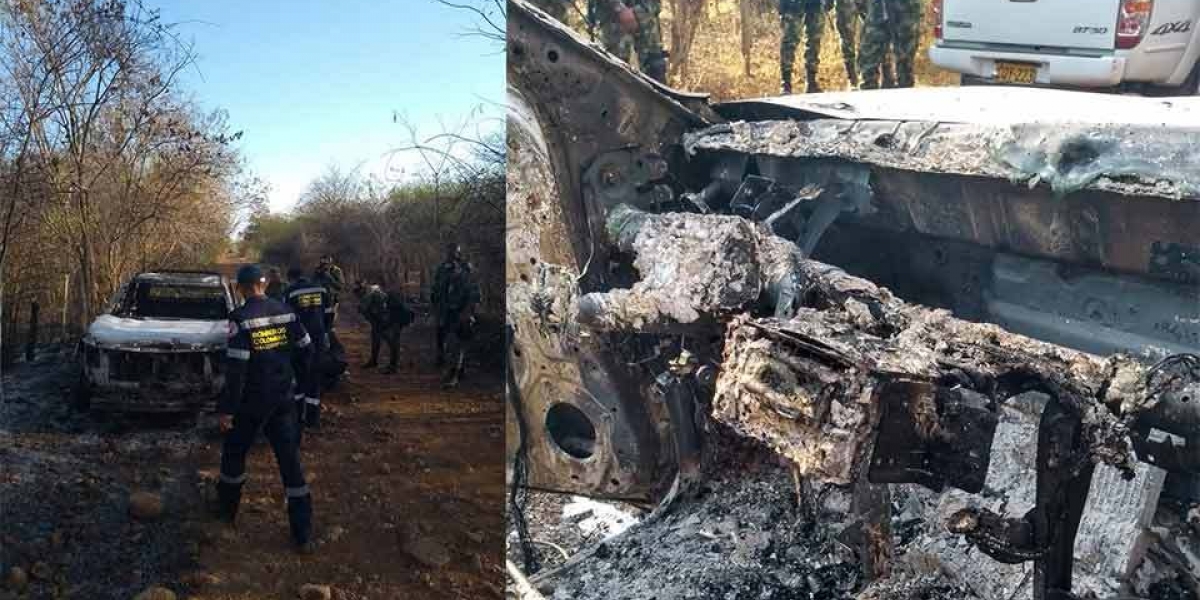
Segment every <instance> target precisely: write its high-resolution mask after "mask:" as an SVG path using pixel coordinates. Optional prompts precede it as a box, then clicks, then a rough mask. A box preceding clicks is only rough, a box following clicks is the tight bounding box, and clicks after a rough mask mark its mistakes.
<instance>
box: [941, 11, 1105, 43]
mask: <svg viewBox="0 0 1200 600" xmlns="http://www.w3.org/2000/svg"><path fill="white" fill-rule="evenodd" d="M1119 5H1120V0H1087V1H1086V2H1080V1H1079V0H945V4H944V8H943V11H944V17H943V19H944V21H943V31H944V32H945V33H944V37H943V39H944V40H945V41H946V42H950V43H953V42H974V43H985V44H1005V45H1016V46H1038V47H1053V48H1072V49H1088V50H1111V49H1112V48H1113V47H1114V45H1115V28H1116V24H1117V12H1118V9H1119Z"/></svg>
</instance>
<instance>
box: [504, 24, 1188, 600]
mask: <svg viewBox="0 0 1200 600" xmlns="http://www.w3.org/2000/svg"><path fill="white" fill-rule="evenodd" d="M509 8H510V11H509V62H508V69H509V78H508V79H509V84H510V89H509V99H510V103H509V104H510V116H509V140H508V142H509V151H510V152H509V157H510V163H509V172H510V176H509V180H508V185H509V189H508V211H509V212H508V272H507V277H508V324H509V328H510V333H511V336H510V337H511V344H510V349H509V355H508V360H509V362H510V374H511V381H510V385H509V390H508V391H509V403H508V419H509V420H508V426H509V436H508V439H509V441H510V444H509V449H508V450H509V458H510V460H511V463H510V464H511V465H512V468H511V469H510V473H509V475H510V478H511V482H512V484H513V485H514V488H516V489H519V488H522V487H528V488H534V489H544V490H552V491H563V492H571V493H581V494H585V495H589V496H595V497H602V498H620V499H624V500H630V501H637V502H646V503H650V504H655V503H657V504H658V507H659V508H658V510H656V512H655V513H654V516H652V517H651V518H650V519H648V520H647V521H646V522H645V523H643V525H642V526H641V527H645V528H647V529H646V530H645V531H644V532H643V533H642V534H639V533H637V531H636V528H635V531H631V532H629V533H627V534H625V536H623V537H622V540H613V541H611V543H606V544H607V545H608V548H609V551H612V550H614V549H617V548H619V549H620V550H618V552H622V553H625V554H622V555H621V556H617V557H614V556H612V555H611V554H609V555H608V558H604V557H598V556H597V553H596V552H589V553H585V555H583V556H580V557H578V559H577V560H575V561H573V562H572V563H568V565H567V566H566V567H564V568H562V569H559V570H556V571H555V572H554V573H550V574H545V575H543V576H541V577H535V578H534V581H535V583H539V584H543V585H544V589H546V590H549V589H558V590H570V592H569V593H568V592H565V591H563V592H562V593H563V594H566V595H565V596H562V597H573V598H588V597H597V598H598V597H606V596H605V595H604V594H603V593H601V592H598V591H595V590H599V589H601V588H599V587H597V586H592V587H590V588H589V586H587V585H580V582H581V581H582V582H587V581H593V582H595V581H598V580H600V579H601V578H604V577H619V576H620V575H619V573H615V572H612V571H604V570H603V569H600V568H599V567H596V568H592V566H591V565H594V564H597V563H596V561H600V563H604V562H606V561H607V562H608V563H612V562H614V561H618V560H619V561H622V564H623V565H625V568H624V570H623V571H621V572H624V573H628V572H629V569H630V568H631V567H630V558H629V554H628V553H635V554H639V553H640V554H643V555H644V556H645V557H646V560H645V564H644V568H645V569H647V570H648V571H647V573H648V574H647V575H644V576H639V579H641V580H645V581H654V580H656V579H657V580H662V581H673V580H672V579H671V575H670V574H671V572H672V571H671V569H670V567H671V565H670V564H663V563H662V561H656V560H654V558H669V557H674V558H672V559H670V560H683V557H682V556H680V555H679V554H678V553H674V554H671V553H667V554H661V553H656V552H655V551H644V550H638V549H637V548H638V545H637V544H635V543H634V542H630V541H628V540H638V539H640V540H642V542H641V543H642V544H644V543H645V541H646V540H652V539H655V538H656V535H657V536H659V537H661V538H662V539H668V538H669V537H670V536H671V535H672V533H671V532H672V531H675V529H677V528H678V527H679V526H680V525H681V523H687V522H688V517H687V516H686V513H687V511H691V510H698V511H705V510H707V509H706V508H705V507H706V506H711V505H712V502H716V501H709V500H706V499H707V498H711V496H710V494H719V493H720V491H719V490H717V489H713V486H712V482H713V481H725V482H729V481H731V480H732V481H738V472H737V471H738V469H739V468H741V469H745V470H746V471H747V473H749V472H753V471H754V470H755V469H756V467H755V466H754V465H748V464H743V465H742V466H741V467H739V466H737V465H736V464H735V463H736V461H732V462H731V461H729V460H726V459H727V458H728V454H727V452H728V449H729V448H730V447H731V443H730V442H729V440H730V439H737V440H741V441H745V442H747V443H751V444H753V445H756V447H758V448H759V449H760V450H762V451H763V452H765V454H750V455H748V456H751V457H755V458H748V459H747V460H751V461H762V460H764V459H763V458H762V457H763V456H774V457H778V458H779V459H782V460H784V461H785V463H786V464H787V465H788V469H789V470H790V472H791V473H792V474H793V476H794V478H795V482H796V483H795V490H794V491H793V492H791V493H780V494H763V495H762V498H763V500H762V503H763V506H762V507H761V508H762V510H764V511H768V512H779V511H783V512H781V513H779V514H782V515H785V516H786V517H787V518H794V519H797V520H798V521H800V522H804V523H809V524H810V525H811V527H812V528H813V532H812V535H813V536H815V537H812V538H811V539H809V538H805V537H804V536H799V537H797V536H791V537H788V536H782V537H778V538H774V537H771V536H770V534H769V533H767V534H766V537H765V538H763V540H762V541H763V543H764V544H766V545H767V546H766V547H769V548H768V549H769V551H766V550H764V551H763V553H760V554H755V555H754V556H755V558H754V559H753V560H748V561H746V565H745V568H747V569H757V570H758V571H757V572H758V573H759V574H762V573H765V572H767V571H773V572H777V573H778V574H780V577H776V578H775V580H776V581H775V583H777V584H779V585H777V586H775V587H773V588H771V589H770V590H767V591H770V592H771V594H774V595H769V594H768V595H753V597H780V598H784V597H810V596H806V595H804V594H805V593H807V592H804V591H803V590H802V589H801V588H802V587H804V586H799V584H797V586H799V587H797V586H790V587H789V585H787V584H786V582H785V581H784V580H787V581H792V580H793V579H794V578H787V577H783V575H784V574H786V573H779V572H780V569H783V570H784V571H786V570H787V569H788V568H791V567H787V566H786V565H780V564H777V563H772V562H771V560H768V559H769V557H771V556H776V555H777V554H778V553H779V552H785V551H786V548H779V547H775V546H774V545H773V544H788V543H802V541H801V540H802V539H809V542H808V543H811V544H812V545H813V546H812V547H811V548H807V549H805V552H810V551H813V552H815V550H813V548H817V547H826V546H825V544H828V547H837V548H843V550H842V551H839V552H840V554H841V555H844V554H846V552H848V553H849V554H848V556H844V557H843V558H844V562H846V563H847V564H853V565H855V570H856V572H858V573H860V574H861V578H860V579H857V580H856V581H857V583H855V584H854V585H851V586H850V587H849V588H847V589H844V590H840V591H839V592H838V593H837V594H833V595H828V596H827V597H839V598H840V597H847V598H849V597H864V598H866V597H878V598H901V597H921V595H920V592H917V591H914V592H913V594H915V595H910V596H905V595H903V594H902V593H901V592H900V591H897V590H901V589H907V588H904V586H905V585H906V584H905V583H904V582H905V581H909V582H910V583H911V582H913V581H915V580H912V579H911V577H914V576H915V575H914V573H924V574H926V575H928V574H929V573H930V569H932V571H933V572H936V573H940V574H941V575H943V576H944V580H939V581H938V582H933V583H931V584H930V585H933V586H934V587H937V588H938V589H958V588H964V589H968V590H969V591H970V593H971V594H973V595H974V596H976V597H980V598H987V599H988V600H993V599H999V598H1004V599H1006V600H1007V599H1009V598H1021V597H1025V598H1028V597H1032V598H1036V599H1039V600H1041V599H1048V598H1067V597H1071V596H1068V595H1066V594H1067V593H1068V591H1069V592H1070V593H1074V594H1076V595H1077V596H1080V597H1093V598H1104V597H1114V596H1120V595H1125V596H1130V595H1132V596H1134V597H1137V595H1138V594H1141V595H1143V596H1145V595H1146V594H1151V591H1150V589H1151V588H1154V589H1155V590H1158V591H1159V592H1162V590H1165V589H1168V588H1169V589H1171V590H1176V591H1178V592H1179V593H1180V594H1184V595H1181V596H1178V597H1181V598H1186V597H1198V596H1197V593H1198V592H1197V589H1196V586H1197V583H1196V579H1195V576H1194V572H1195V571H1196V569H1197V567H1198V566H1200V562H1198V561H1197V556H1198V554H1197V548H1198V547H1200V545H1198V544H1197V540H1198V539H1200V537H1198V536H1197V531H1196V529H1195V528H1196V525H1194V524H1189V523H1188V519H1189V518H1190V519H1196V518H1198V517H1200V514H1197V512H1196V511H1195V509H1194V508H1193V507H1194V506H1195V503H1196V501H1197V498H1200V485H1198V484H1197V482H1198V480H1197V474H1198V472H1200V460H1197V450H1198V449H1200V439H1198V437H1197V432H1200V428H1198V427H1197V425H1200V403H1198V402H1196V401H1195V398H1197V397H1200V395H1198V394H1200V388H1198V387H1197V386H1198V384H1200V382H1198V380H1197V378H1198V377H1200V357H1198V356H1197V355H1198V354H1200V262H1198V261H1200V254H1198V250H1197V248H1196V241H1195V233H1194V232H1195V231H1196V230H1197V229H1198V226H1200V188H1198V187H1197V184H1200V171H1198V167H1196V164H1195V161H1194V160H1193V159H1192V156H1193V155H1194V150H1193V149H1194V148H1197V147H1200V130H1197V129H1194V128H1191V127H1190V125H1188V124H1187V123H1188V120H1187V116H1188V115H1190V114H1191V112H1192V110H1193V108H1194V103H1192V102H1191V101H1190V100H1183V101H1180V102H1179V103H1177V104H1174V105H1172V104H1170V103H1167V104H1160V105H1154V106H1153V107H1149V105H1147V104H1145V103H1144V102H1143V101H1142V100H1143V99H1128V101H1127V102H1126V103H1125V104H1123V105H1121V103H1122V102H1123V101H1125V99H1121V98H1108V99H1105V100H1104V101H1103V102H1104V103H1106V106H1108V107H1114V106H1116V107H1117V108H1116V109H1114V110H1111V111H1096V110H1092V111H1088V110H1079V111H1077V113H1076V114H1072V113H1071V112H1070V111H1069V110H1068V108H1069V107H1070V106H1071V105H1072V104H1074V105H1077V106H1085V105H1087V103H1089V102H1092V101H1094V98H1093V97H1092V96H1091V95H1089V94H1082V93H1075V92H1059V91H1054V92H1050V93H1048V94H1046V95H1042V94H1040V92H1042V90H1030V91H1027V92H1020V93H1018V94H1015V95H1013V96H1012V98H1011V99H1010V100H1009V102H1010V105H1009V106H1007V107H1006V108H1005V109H1004V110H989V106H988V105H989V104H995V103H996V102H997V100H996V99H995V97H994V96H993V97H990V98H989V97H986V96H982V95H981V94H982V93H983V92H989V93H995V92H996V90H994V89H990V88H989V89H987V90H984V91H973V92H970V93H964V92H962V91H959V90H933V89H928V90H904V91H885V92H855V93H852V94H830V95H827V96H826V95H815V96H806V97H805V98H804V99H803V100H797V99H793V98H788V99H766V100H759V101H752V102H741V103H730V104H727V105H716V106H709V105H708V104H707V103H706V102H705V101H704V99H703V98H701V97H697V96H695V95H688V94H681V93H678V92H675V91H672V90H668V89H665V88H662V87H661V86H659V85H658V84H656V83H655V82H652V81H650V80H648V79H647V78H645V77H643V76H641V75H640V74H638V73H636V72H634V71H631V70H630V69H629V68H628V67H626V66H625V65H623V64H622V63H620V62H619V61H615V60H614V59H612V58H611V57H609V56H607V55H606V54H604V53H603V52H602V51H601V50H599V49H597V48H595V47H593V46H592V45H590V44H589V43H588V42H586V41H585V40H582V39H581V38H579V36H577V35H576V34H574V33H573V32H570V31H568V30H566V29H565V28H563V27H561V26H559V25H558V24H557V23H555V22H554V21H552V20H550V19H549V18H548V17H546V16H545V15H543V14H542V13H540V12H539V11H537V10H536V9H534V8H532V7H529V6H528V5H527V4H526V3H524V2H522V1H520V0H513V1H512V2H510V4H509ZM859 99H862V100H861V101H860V100H859ZM1160 102H1161V101H1160ZM971 103H975V104H974V105H973V106H972V105H971ZM897 105H904V106H917V107H923V108H921V109H914V110H912V111H910V113H909V114H903V110H896V109H894V108H887V107H894V106H897ZM939 105H947V106H950V105H953V106H954V107H955V108H954V110H947V111H945V114H946V115H947V117H946V118H945V119H939V118H919V117H921V116H922V115H920V114H914V113H920V112H921V111H922V110H924V111H925V112H926V113H927V114H928V113H930V112H934V109H933V108H931V107H936V106H939ZM1051 105H1053V106H1057V108H1055V109H1053V110H1050V109H1045V110H1042V109H1044V108H1046V107H1049V106H1051ZM1118 105H1120V106H1118ZM1065 107H1068V108H1065ZM1122 107H1123V108H1122ZM1039 110H1042V113H1043V114H1045V115H1049V117H1048V118H1052V119H1057V120H1058V121H1059V122H1055V123H1047V122H1044V121H1038V119H1037V116H1038V114H1039V112H1038V111H1039ZM1138 110H1140V111H1141V112H1138ZM873 112H874V114H872V113H873ZM1135 113H1136V114H1137V115H1139V116H1135V117H1131V118H1129V119H1127V120H1125V121H1123V122H1119V123H1110V122H1104V118H1108V116H1111V115H1126V114H1129V115H1134V114H1135ZM935 114H936V113H935ZM1004 115H1007V117H1005V118H999V117H1000V116H1004ZM1014 115H1015V117H1016V118H1013V116H1014ZM1031 117H1032V118H1031ZM1152 119H1159V120H1158V121H1153V120H1152ZM714 465H716V466H714ZM714 469H715V470H714ZM731 470H732V471H731ZM747 476H749V475H747ZM755 485H757V484H755ZM719 487H722V488H726V489H730V490H737V489H741V488H739V487H738V486H737V485H723V486H719ZM751 487H753V486H751ZM747 489H749V488H747ZM731 493H735V494H736V493H740V492H736V491H734V492H731ZM514 498H519V494H515V495H514ZM789 498H790V500H787V499H789ZM781 499H784V501H786V502H794V503H796V504H793V505H790V506H780V505H779V502H780V501H781ZM706 502H709V504H706ZM717 504H719V502H717ZM519 509H520V507H519V503H516V505H515V506H513V507H512V508H511V509H510V510H511V512H512V513H513V514H516V515H519V513H520V510H519ZM674 511H684V512H683V514H682V515H681V514H679V513H677V512H674ZM1189 511H1190V512H1189ZM518 518H519V517H518ZM704 518H708V517H704ZM918 522H919V523H920V524H922V525H921V526H920V527H916V528H913V527H909V531H908V533H905V532H904V531H901V529H903V527H904V525H903V524H904V523H909V524H910V525H911V524H912V523H918ZM705 527H707V525H705ZM704 531H708V532H710V533H711V531H712V530H711V529H708V528H705V529H704ZM755 535H759V534H757V533H756V534H755ZM806 535H807V534H806ZM789 540H790V541H789ZM822 540H824V541H822ZM902 542H903V543H902ZM717 546H720V544H716V545H714V548H715V549H713V552H717V553H718V554H719V553H721V552H727V551H730V549H729V548H725V549H724V550H721V549H719V548H716V547H717ZM700 547H701V546H697V551H701V550H699V548H700ZM734 550H736V548H735V549H734ZM607 553H608V551H605V552H601V554H607ZM1106 553H1107V554H1106ZM802 554H803V553H802ZM922 557H924V558H922ZM697 560H699V559H697ZM814 560H815V559H814ZM668 562H669V561H668ZM914 562H915V563H919V565H924V567H921V568H917V569H915V570H914V569H913V568H912V567H913V564H914ZM930 565H933V566H930ZM792 566H793V567H794V566H795V565H794V564H793V565H792ZM810 571H811V569H810ZM602 573H603V575H602ZM710 575H711V572H710ZM906 577H908V578H910V579H905V578H906ZM578 578H582V579H578ZM701 579H704V580H705V581H709V580H711V577H707V578H701ZM768 579H769V578H768ZM801 579H803V578H801ZM755 581H758V580H757V579H756V580H755ZM674 583H678V585H676V586H674V587H672V588H671V589H673V590H675V591H676V593H678V594H682V595H683V597H686V596H687V595H688V594H691V595H694V596H695V597H705V596H704V595H705V594H706V593H708V592H706V591H705V589H704V588H703V586H702V585H701V581H700V579H697V580H696V581H694V582H691V583H689V582H688V581H679V582H674V581H673V585H674ZM943 584H945V585H946V586H949V587H945V588H943V587H939V586H942V585H943ZM881 586H882V587H881ZM888 586H891V587H888ZM1139 586H1140V587H1139ZM1154 586H1159V587H1154ZM1163 586H1165V587H1163ZM808 587H809V588H811V587H812V586H811V585H809V586H808ZM919 587H920V586H916V587H914V588H912V589H913V590H916V589H917V588H919ZM885 588H887V589H890V590H891V591H890V592H888V591H886V590H885ZM709 591H711V590H709ZM725 591H726V592H728V593H732V594H734V595H732V596H729V597H751V596H745V595H738V594H740V593H743V592H745V593H750V591H748V589H743V590H742V591H740V592H739V591H737V590H735V589H733V588H730V589H727V590H725ZM759 591H762V592H763V594H766V591H763V590H759ZM810 591H811V590H810ZM910 591H911V590H910ZM646 593H647V594H650V596H643V595H638V594H637V593H633V592H630V593H629V594H627V595H626V596H627V597H630V598H641V597H647V598H648V597H651V596H653V595H654V590H653V587H648V588H646ZM905 593H907V592H905ZM1164 593H1165V592H1164ZM1171 593H1175V592H1171ZM789 594H792V595H789ZM872 594H875V595H872ZM1188 594H1191V596H1188ZM1153 595H1154V594H1151V596H1153ZM1158 595H1160V596H1161V595H1162V594H1158ZM626 596H623V597H626ZM951 597H953V596H951Z"/></svg>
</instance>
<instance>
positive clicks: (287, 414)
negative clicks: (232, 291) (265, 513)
mask: <svg viewBox="0 0 1200 600" xmlns="http://www.w3.org/2000/svg"><path fill="white" fill-rule="evenodd" d="M266 287H267V281H266V278H265V277H264V276H263V272H262V270H261V269H259V268H258V267H257V266H254V265H250V266H246V267H242V268H241V269H240V270H239V271H238V273H237V288H238V292H239V293H240V294H241V295H242V297H243V298H245V299H246V302H245V304H243V305H242V306H240V307H238V308H236V309H234V310H233V311H232V312H231V313H229V346H228V350H227V360H226V370H225V393H224V395H223V396H222V398H221V400H220V402H219V403H218V404H217V413H218V415H219V418H220V426H221V432H222V433H223V434H224V435H225V441H224V444H223V445H222V448H221V474H220V478H219V480H218V481H217V500H218V514H219V516H220V518H221V519H222V520H223V521H225V522H226V523H229V524H230V525H232V524H233V523H234V521H235V519H236V517H237V512H238V505H239V504H240V503H241V499H242V486H243V484H244V483H245V481H246V453H247V452H249V451H250V447H251V446H252V445H253V444H254V441H255V438H256V437H257V436H258V433H259V432H260V431H261V432H262V433H263V434H265V435H266V438H267V440H268V441H269V442H270V443H271V449H272V450H274V451H275V460H276V461H277V462H278V463H279V473H280V475H281V476H282V478H283V486H284V491H285V493H286V495H287V513H288V521H289V523H290V525H291V532H292V541H293V542H294V543H295V544H296V547H297V549H298V550H299V551H301V552H304V553H308V552H311V551H312V496H311V495H310V493H309V490H308V485H307V484H306V483H305V481H304V469H303V467H302V466H301V465H300V446H299V423H298V421H297V419H296V412H295V411H296V406H295V403H294V402H293V401H292V378H293V376H294V375H299V379H300V380H301V381H303V380H304V379H305V377H307V375H308V374H307V373H305V372H303V369H304V367H305V366H306V365H307V364H308V360H309V356H308V355H309V349H310V348H311V346H312V338H310V337H309V334H308V332H306V331H305V329H304V326H303V325H301V323H300V320H299V319H298V318H297V317H296V313H295V312H293V311H292V309H291V308H289V307H288V306H287V305H286V304H284V303H282V302H278V301H275V300H271V299H270V298H267V297H266V295H265V293H266ZM298 368H299V369H301V371H300V372H299V373H297V372H296V371H297V369H298Z"/></svg>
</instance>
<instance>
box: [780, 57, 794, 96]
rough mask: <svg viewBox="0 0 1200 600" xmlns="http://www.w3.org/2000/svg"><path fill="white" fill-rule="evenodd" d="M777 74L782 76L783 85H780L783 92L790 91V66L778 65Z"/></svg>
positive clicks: (787, 92)
mask: <svg viewBox="0 0 1200 600" xmlns="http://www.w3.org/2000/svg"><path fill="white" fill-rule="evenodd" d="M779 74H780V75H781V76H782V79H783V85H782V86H780V87H781V89H782V91H783V93H784V94H790V93H792V66H791V65H787V64H784V65H780V68H779Z"/></svg>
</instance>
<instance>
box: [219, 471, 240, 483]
mask: <svg viewBox="0 0 1200 600" xmlns="http://www.w3.org/2000/svg"><path fill="white" fill-rule="evenodd" d="M220 480H221V483H229V484H233V485H240V484H243V483H245V482H246V474H245V473H242V474H241V475H238V476H237V477H230V476H228V475H226V474H224V473H221V477H220Z"/></svg>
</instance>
